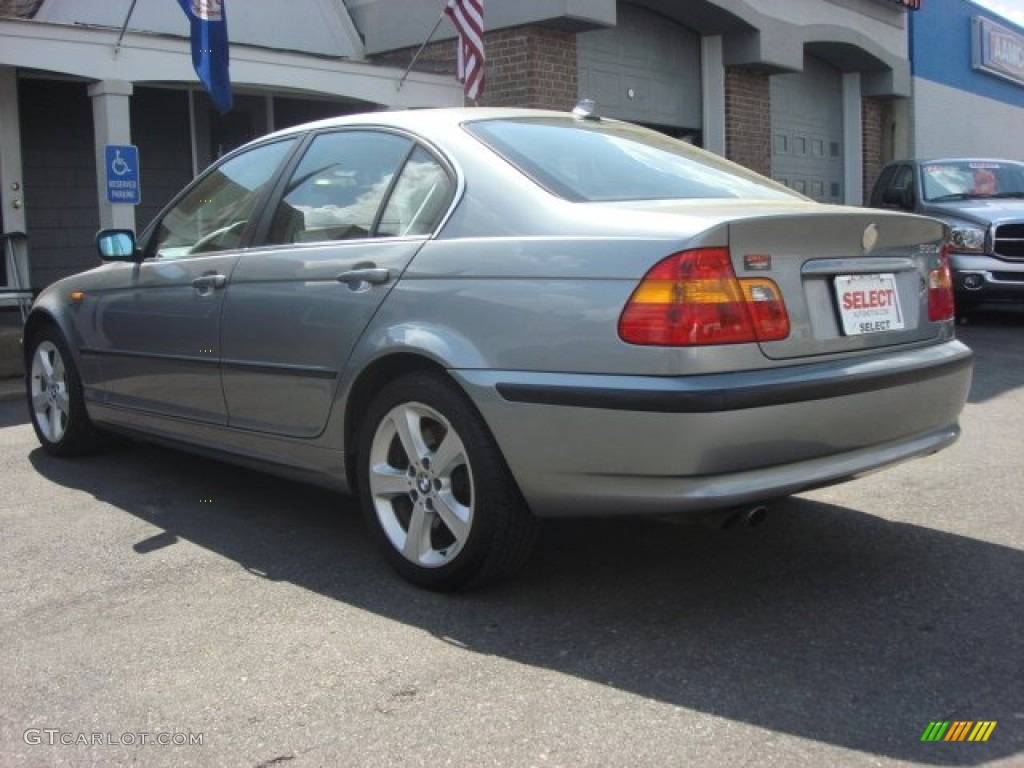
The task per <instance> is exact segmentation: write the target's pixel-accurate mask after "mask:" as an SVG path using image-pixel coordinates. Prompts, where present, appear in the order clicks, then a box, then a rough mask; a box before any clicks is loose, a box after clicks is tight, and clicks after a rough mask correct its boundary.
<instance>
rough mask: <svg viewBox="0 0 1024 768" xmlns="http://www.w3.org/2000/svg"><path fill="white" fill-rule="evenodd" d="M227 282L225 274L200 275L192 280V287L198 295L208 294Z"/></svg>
mask: <svg viewBox="0 0 1024 768" xmlns="http://www.w3.org/2000/svg"><path fill="white" fill-rule="evenodd" d="M227 284H228V278H227V276H225V275H216V274H213V275H200V276H199V277H197V278H196V279H195V280H193V281H192V287H193V288H195V289H196V290H197V291H198V292H199V295H200V296H209V295H210V294H211V293H213V292H214V291H216V290H220V289H221V288H223V287H224V286H225V285H227Z"/></svg>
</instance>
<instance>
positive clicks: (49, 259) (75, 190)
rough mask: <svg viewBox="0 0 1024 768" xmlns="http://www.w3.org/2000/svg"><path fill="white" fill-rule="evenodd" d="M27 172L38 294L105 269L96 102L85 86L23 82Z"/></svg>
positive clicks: (20, 88) (20, 87)
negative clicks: (99, 251)
mask: <svg viewBox="0 0 1024 768" xmlns="http://www.w3.org/2000/svg"><path fill="white" fill-rule="evenodd" d="M18 101H19V105H20V110H21V145H22V163H23V168H22V172H23V174H24V177H23V178H24V181H25V217H26V223H27V228H28V234H29V255H30V262H31V267H32V275H31V280H32V286H33V287H35V288H42V287H44V286H46V285H49V284H50V283H52V282H53V281H54V280H57V279H59V278H61V277H64V276H66V275H69V274H72V273H74V272H79V271H81V270H83V269H88V268H89V267H94V266H96V265H97V264H99V263H100V261H99V257H98V256H97V255H96V248H95V245H94V242H95V238H96V230H97V229H98V228H99V218H100V216H99V208H98V205H97V202H96V195H97V187H96V157H95V150H94V142H93V127H92V102H91V100H90V99H89V94H88V93H87V91H86V85H85V84H84V83H71V82H61V81H52V80H21V81H19V84H18Z"/></svg>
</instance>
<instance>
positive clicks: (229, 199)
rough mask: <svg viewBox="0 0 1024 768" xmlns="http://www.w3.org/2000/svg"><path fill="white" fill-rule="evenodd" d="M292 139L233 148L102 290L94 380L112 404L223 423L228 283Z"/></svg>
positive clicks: (97, 320) (96, 336)
mask: <svg viewBox="0 0 1024 768" xmlns="http://www.w3.org/2000/svg"><path fill="white" fill-rule="evenodd" d="M294 145H295V141H294V140H287V141H278V142H274V143H272V144H266V145H262V146H259V147H256V148H253V149H251V150H247V151H245V152H243V153H241V154H238V155H234V156H232V157H231V158H229V159H227V160H226V161H225V162H223V163H221V164H220V165H218V166H216V167H214V168H212V169H211V170H210V171H209V172H207V173H206V174H204V176H203V177H202V178H201V179H200V180H199V181H198V182H197V183H196V184H195V185H193V186H192V187H191V188H190V189H189V190H188V191H187V192H186V193H185V194H184V195H183V196H182V197H181V199H180V200H179V201H178V202H177V203H175V204H174V205H173V206H171V207H170V208H169V209H167V211H165V212H164V214H163V215H162V217H161V218H160V220H159V221H157V222H156V223H155V226H154V227H153V228H152V234H151V235H150V237H149V238H148V242H146V243H145V244H144V245H143V248H144V253H145V256H146V258H145V259H144V260H143V261H142V262H141V263H138V264H131V265H119V268H121V269H123V270H125V271H126V272H127V275H126V277H125V279H124V280H123V281H121V285H120V287H117V288H108V289H107V290H105V291H104V292H102V293H101V294H100V295H99V296H98V297H97V299H96V300H97V303H98V306H97V308H96V315H95V317H96V325H97V327H96V333H95V335H94V337H93V338H94V339H95V340H97V341H96V344H97V346H98V349H95V350H93V351H94V352H96V353H98V354H99V357H100V363H99V366H98V368H99V371H98V376H99V380H98V381H97V382H96V388H97V389H98V390H100V396H101V397H102V398H103V399H105V400H106V402H107V403H109V404H111V405H117V406H121V407H125V408H131V409H137V410H141V411H146V412H150V413H158V414H163V415H168V416H173V417H177V418H185V419H194V420H197V421H203V422H208V423H216V424H226V423H227V408H226V405H225V401H224V393H223V388H222V387H221V381H220V370H219V363H220V320H221V310H222V308H223V303H224V290H225V288H226V287H227V285H228V282H229V281H230V279H231V275H232V272H233V271H234V268H235V264H236V263H237V261H238V257H239V254H240V253H241V251H242V246H243V244H244V243H245V242H246V238H247V237H249V235H250V233H251V232H252V230H253V229H254V227H255V220H256V218H257V217H258V215H259V213H260V211H261V206H262V204H263V203H264V201H265V200H266V199H267V197H268V190H269V187H270V185H271V182H272V181H273V179H274V178H275V175H276V169H277V168H278V167H280V166H281V164H282V163H283V161H284V159H285V157H286V156H287V155H288V154H289V152H290V151H291V150H292V149H293V147H294Z"/></svg>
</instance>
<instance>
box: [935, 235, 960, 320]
mask: <svg viewBox="0 0 1024 768" xmlns="http://www.w3.org/2000/svg"><path fill="white" fill-rule="evenodd" d="M955 316H956V307H955V305H954V303H953V275H952V273H951V272H950V269H949V246H948V245H944V246H942V251H941V253H940V254H939V266H938V268H937V269H933V270H931V271H930V272H929V273H928V319H929V320H931V321H932V322H933V323H937V322H941V321H943V320H952V319H953V318H954V317H955Z"/></svg>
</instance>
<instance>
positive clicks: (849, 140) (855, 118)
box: [843, 72, 864, 205]
mask: <svg viewBox="0 0 1024 768" xmlns="http://www.w3.org/2000/svg"><path fill="white" fill-rule="evenodd" d="M862 107H863V105H862V104H861V95H860V72H846V73H845V74H844V75H843V202H844V203H846V204H847V205H863V204H864V123H863V113H862Z"/></svg>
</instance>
